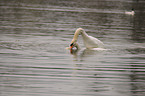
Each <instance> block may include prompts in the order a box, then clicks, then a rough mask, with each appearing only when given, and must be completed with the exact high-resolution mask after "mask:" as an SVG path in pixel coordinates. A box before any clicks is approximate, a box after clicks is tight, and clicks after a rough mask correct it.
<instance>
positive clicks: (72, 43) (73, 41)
mask: <svg viewBox="0 0 145 96" xmlns="http://www.w3.org/2000/svg"><path fill="white" fill-rule="evenodd" d="M82 32H85V31H84V29H83V28H78V29H77V30H76V31H75V34H74V37H73V39H72V41H71V44H70V49H72V48H74V47H75V48H77V49H79V45H78V44H77V43H76V42H77V40H78V36H79V34H80V33H82Z"/></svg>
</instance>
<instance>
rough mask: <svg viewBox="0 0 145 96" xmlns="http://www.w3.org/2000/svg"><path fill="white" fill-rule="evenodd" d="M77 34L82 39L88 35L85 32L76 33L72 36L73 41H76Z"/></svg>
mask: <svg viewBox="0 0 145 96" xmlns="http://www.w3.org/2000/svg"><path fill="white" fill-rule="evenodd" d="M79 34H81V35H82V36H83V38H84V37H88V34H87V33H86V32H85V31H76V32H75V34H74V37H73V40H75V41H77V40H78V36H79Z"/></svg>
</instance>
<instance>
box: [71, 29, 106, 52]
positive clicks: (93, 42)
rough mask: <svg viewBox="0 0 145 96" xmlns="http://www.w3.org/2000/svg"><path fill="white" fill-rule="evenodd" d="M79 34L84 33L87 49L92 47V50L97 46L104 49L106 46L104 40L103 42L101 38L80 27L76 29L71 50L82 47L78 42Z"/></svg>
mask: <svg viewBox="0 0 145 96" xmlns="http://www.w3.org/2000/svg"><path fill="white" fill-rule="evenodd" d="M79 34H81V35H82V38H83V42H84V45H85V47H86V49H91V50H92V49H95V48H102V49H103V48H104V44H103V42H101V41H100V40H98V39H97V38H95V37H92V36H89V35H88V34H87V33H86V32H85V30H84V29H82V28H78V29H77V30H76V31H75V34H74V37H73V39H72V41H71V44H70V47H69V48H68V49H70V50H74V49H75V50H76V49H80V47H79V45H78V44H77V40H78V36H79Z"/></svg>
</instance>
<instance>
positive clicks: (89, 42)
mask: <svg viewBox="0 0 145 96" xmlns="http://www.w3.org/2000/svg"><path fill="white" fill-rule="evenodd" d="M83 40H84V44H85V46H86V48H104V44H103V42H101V41H100V40H98V39H97V38H94V37H92V36H88V37H87V38H83Z"/></svg>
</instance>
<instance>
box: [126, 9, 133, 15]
mask: <svg viewBox="0 0 145 96" xmlns="http://www.w3.org/2000/svg"><path fill="white" fill-rule="evenodd" d="M125 14H127V15H134V14H135V12H134V9H133V8H132V11H131V12H128V11H126V12H125Z"/></svg>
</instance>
